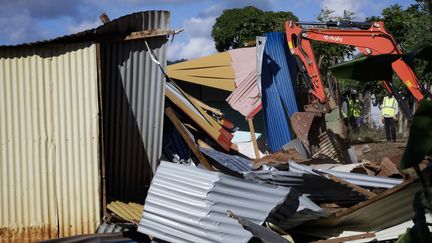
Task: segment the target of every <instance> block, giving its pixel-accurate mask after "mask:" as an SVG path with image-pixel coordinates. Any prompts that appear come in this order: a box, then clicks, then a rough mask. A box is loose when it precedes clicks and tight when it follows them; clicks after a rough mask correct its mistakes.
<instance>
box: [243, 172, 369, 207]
mask: <svg viewBox="0 0 432 243" xmlns="http://www.w3.org/2000/svg"><path fill="white" fill-rule="evenodd" d="M244 177H245V178H246V179H249V180H254V181H257V182H261V183H270V184H273V185H279V186H286V187H292V188H294V189H296V190H297V191H298V192H300V193H302V194H304V195H306V196H307V197H308V198H310V199H311V200H312V201H314V202H321V203H322V202H358V201H363V200H365V199H366V197H365V196H364V195H362V194H360V193H358V192H356V191H353V190H352V188H349V187H347V186H345V185H342V184H340V183H337V182H335V181H332V180H329V179H327V178H325V177H323V176H320V175H315V174H309V173H298V172H292V171H277V170H272V171H264V170H263V171H250V172H245V173H244Z"/></svg>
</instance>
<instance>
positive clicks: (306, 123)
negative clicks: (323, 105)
mask: <svg viewBox="0 0 432 243" xmlns="http://www.w3.org/2000/svg"><path fill="white" fill-rule="evenodd" d="M322 117H323V115H322V113H319V112H309V111H305V112H296V113H294V114H293V115H292V116H291V126H292V128H293V130H294V133H295V134H296V135H297V137H298V138H299V139H300V140H301V141H302V142H303V144H304V145H305V146H306V147H307V148H310V147H311V146H312V145H316V144H317V143H318V134H319V128H320V126H321V121H322Z"/></svg>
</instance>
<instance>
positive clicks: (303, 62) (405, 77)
mask: <svg viewBox="0 0 432 243" xmlns="http://www.w3.org/2000/svg"><path fill="white" fill-rule="evenodd" d="M297 24H299V25H312V26H318V25H325V27H326V28H317V27H315V28H301V27H300V26H299V25H297ZM297 24H296V23H295V22H294V21H287V22H286V36H287V41H288V47H289V49H290V52H291V54H293V55H295V56H296V57H297V61H298V63H299V67H300V71H301V73H302V75H303V77H304V78H305V79H306V80H307V81H308V82H307V83H308V84H309V86H310V93H311V94H312V98H313V99H312V100H311V102H310V104H308V105H305V107H304V110H305V112H297V113H295V114H293V116H292V117H291V124H292V127H293V129H294V131H295V133H296V134H297V136H298V137H299V138H300V139H301V140H302V141H303V142H304V143H305V144H306V145H309V146H310V145H311V144H310V143H309V142H310V141H312V140H313V139H312V138H311V137H312V136H314V134H315V135H316V134H317V129H319V126H320V123H321V122H320V120H321V119H317V118H318V117H319V118H322V117H323V116H322V114H324V113H327V112H330V109H329V105H328V102H327V97H326V93H325V87H324V84H323V81H322V79H321V75H320V72H319V67H318V64H317V61H316V58H315V55H314V52H313V48H312V41H320V42H326V43H333V44H339V45H350V46H353V47H355V48H357V49H358V50H359V51H360V52H361V53H362V54H364V55H365V56H371V55H381V54H403V53H402V50H401V49H400V48H399V46H398V45H397V43H396V41H395V40H394V38H393V36H392V35H391V34H389V33H388V32H387V31H386V29H385V28H384V23H383V22H375V23H372V24H371V23H358V22H349V21H344V22H327V23H297ZM329 27H333V28H329ZM392 69H393V71H394V72H395V73H396V74H397V75H398V76H399V77H400V79H401V80H402V81H403V83H404V84H405V86H406V87H407V88H408V90H409V91H410V92H411V93H412V94H413V96H414V97H415V99H416V100H417V101H419V100H422V99H423V98H424V96H425V95H424V93H423V92H422V87H421V86H420V85H419V83H418V81H417V77H416V75H415V74H414V72H413V71H412V69H411V68H410V67H409V66H408V65H407V64H406V63H405V62H404V60H402V58H399V59H397V60H395V61H394V62H393V63H392ZM384 84H385V86H386V88H387V90H388V91H389V92H390V93H392V94H393V95H394V96H395V98H396V99H397V100H398V102H399V104H400V108H401V110H402V112H403V113H404V114H406V115H407V116H408V117H410V116H411V115H412V112H411V111H410V110H409V109H408V106H407V105H406V104H405V102H403V97H402V95H401V94H399V92H397V90H396V89H395V87H393V83H392V81H391V80H384Z"/></svg>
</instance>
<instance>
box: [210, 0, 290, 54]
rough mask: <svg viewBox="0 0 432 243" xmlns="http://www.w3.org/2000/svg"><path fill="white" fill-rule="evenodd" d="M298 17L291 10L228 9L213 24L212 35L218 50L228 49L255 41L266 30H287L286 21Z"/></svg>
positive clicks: (250, 7)
mask: <svg viewBox="0 0 432 243" xmlns="http://www.w3.org/2000/svg"><path fill="white" fill-rule="evenodd" d="M287 20H295V21H297V17H296V16H295V15H294V14H293V13H291V12H264V11H262V10H260V9H258V8H255V7H252V6H249V7H245V8H241V9H226V10H224V11H223V13H222V15H221V16H219V17H218V18H217V19H216V23H215V24H214V25H213V29H212V37H213V39H214V41H215V45H216V49H217V50H218V51H226V50H229V49H235V48H239V47H245V46H249V45H250V43H255V38H256V36H260V35H262V34H263V33H265V32H271V31H285V21H287Z"/></svg>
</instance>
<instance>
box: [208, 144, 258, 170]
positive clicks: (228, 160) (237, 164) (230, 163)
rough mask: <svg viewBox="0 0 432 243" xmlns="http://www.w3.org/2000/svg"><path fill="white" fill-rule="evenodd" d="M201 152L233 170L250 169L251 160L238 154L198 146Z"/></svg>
mask: <svg viewBox="0 0 432 243" xmlns="http://www.w3.org/2000/svg"><path fill="white" fill-rule="evenodd" d="M200 150H201V152H203V153H204V154H205V155H207V156H209V157H211V158H212V159H214V160H215V161H216V162H217V163H219V164H221V165H223V166H225V167H227V168H228V169H230V170H232V171H235V172H244V171H251V170H252V162H251V161H250V160H249V159H245V158H243V157H240V156H238V155H230V154H226V153H223V152H220V151H217V150H215V149H212V148H204V147H200Z"/></svg>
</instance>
